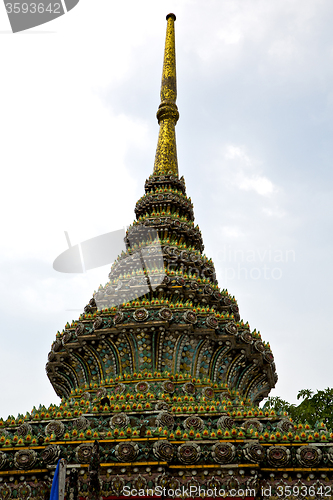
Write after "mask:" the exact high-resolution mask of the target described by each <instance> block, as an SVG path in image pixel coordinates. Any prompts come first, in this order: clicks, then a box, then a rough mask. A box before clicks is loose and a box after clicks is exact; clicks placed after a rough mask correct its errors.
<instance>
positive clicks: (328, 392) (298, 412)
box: [263, 387, 333, 429]
mask: <svg viewBox="0 0 333 500" xmlns="http://www.w3.org/2000/svg"><path fill="white" fill-rule="evenodd" d="M297 399H302V400H303V401H302V402H301V403H300V404H299V405H298V406H297V405H295V404H290V403H288V402H287V401H284V400H283V399H281V398H279V397H272V398H267V400H266V402H265V404H264V406H263V407H264V408H265V409H272V410H275V411H276V412H277V413H283V412H285V411H286V412H287V413H288V415H289V416H290V417H291V418H292V419H293V421H294V422H295V423H304V422H307V423H308V424H309V425H310V426H311V427H314V426H315V424H316V423H317V422H324V423H325V424H326V426H327V428H328V429H333V389H330V388H329V387H328V388H327V389H325V390H324V391H317V392H316V393H314V392H313V391H311V390H310V389H302V390H301V391H299V393H298V394H297Z"/></svg>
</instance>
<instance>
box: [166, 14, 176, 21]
mask: <svg viewBox="0 0 333 500" xmlns="http://www.w3.org/2000/svg"><path fill="white" fill-rule="evenodd" d="M169 17H172V19H173V20H174V21H175V20H176V16H175V14H172V12H171V13H170V14H168V15H167V16H166V20H168V19H169Z"/></svg>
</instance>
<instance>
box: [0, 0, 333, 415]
mask: <svg viewBox="0 0 333 500" xmlns="http://www.w3.org/2000/svg"><path fill="white" fill-rule="evenodd" d="M169 12H174V13H175V14H176V16H177V21H176V24H175V29H176V58H177V79H178V100H177V104H178V107H179V111H180V120H179V122H178V125H177V129H176V132H177V145H178V161H179V170H180V174H181V175H184V177H185V180H186V185H187V194H188V196H191V198H192V201H193V202H194V209H195V216H196V222H197V223H198V224H199V226H200V228H201V231H202V235H203V240H204V243H205V253H206V255H207V256H208V257H212V258H213V260H214V262H215V266H216V269H217V273H218V280H219V285H220V287H221V288H228V290H229V292H230V293H231V294H232V295H235V297H236V298H237V300H238V304H239V307H240V313H241V317H242V318H243V319H244V320H245V321H248V322H249V324H250V326H251V328H252V329H254V328H256V329H257V330H260V332H261V334H262V337H263V339H264V340H266V341H269V342H270V344H271V347H272V350H273V353H274V356H275V360H276V366H277V372H278V375H279V381H278V383H277V386H276V389H274V390H273V391H272V392H271V395H275V396H277V395H279V396H281V397H282V398H285V399H287V400H289V401H291V402H295V401H296V395H297V392H298V391H299V390H300V389H304V388H310V389H313V390H316V389H324V388H326V387H328V386H329V387H333V363H332V351H333V327H332V324H331V322H330V314H331V307H332V306H331V304H332V300H333V294H332V278H333V276H332V260H331V259H332V254H333V251H332V250H333V249H332V246H333V245H332V210H333V207H332V203H333V197H332V159H333V141H332V125H333V120H332V111H333V31H332V20H333V3H332V1H331V0H275V1H270V2H267V0H232V1H229V0H224V1H223V2H222V1H221V0H218V1H211V0H205V2H203V1H202V0H201V1H200V2H199V1H195V0H193V1H191V0H188V1H185V0H184V1H181V0H177V1H163V0H159V1H156V0H153V1H144V0H143V1H141V2H138V1H137V0H135V1H123V2H115V1H110V0H98V1H96V0H95V1H93V0H91V1H89V0H81V1H80V2H79V4H78V5H77V6H76V7H75V8H74V9H73V10H72V11H70V12H69V13H68V14H66V15H64V16H62V17H61V18H59V19H57V20H55V21H53V22H50V23H48V24H45V25H43V26H41V27H38V28H35V29H32V30H29V31H27V32H22V33H17V34H15V35H13V34H11V32H10V25H9V21H8V19H7V18H6V13H5V9H4V7H1V8H0V42H1V43H2V50H1V68H2V76H1V82H0V88H1V92H0V109H1V114H0V127H1V147H0V162H1V197H0V204H1V228H2V231H1V246H0V272H1V280H0V308H1V318H2V322H1V331H0V338H1V347H0V361H1V362H0V377H1V398H0V416H3V417H7V416H8V414H14V415H15V416H16V415H17V414H18V413H25V412H26V411H30V410H31V408H32V407H33V406H34V405H35V406H39V404H40V403H42V404H47V405H48V404H50V403H51V402H57V401H59V399H58V398H57V396H56V395H55V393H54V391H53V389H52V386H51V384H50V383H49V381H48V379H47V377H46V374H45V364H46V361H47V354H48V352H49V349H50V345H51V343H52V341H53V340H54V338H55V335H56V332H57V330H60V331H61V330H62V329H63V327H64V325H65V323H66V322H67V321H71V320H72V319H77V318H78V315H79V313H80V311H81V310H82V309H83V307H84V306H85V305H86V303H87V302H88V301H89V299H90V298H91V296H92V293H93V291H94V290H95V289H97V288H98V285H99V284H100V283H103V284H104V283H105V282H106V281H107V275H108V272H109V271H108V266H106V267H103V268H100V269H98V270H95V271H89V272H88V273H86V274H85V275H71V274H61V273H57V272H56V271H54V270H53V267H52V263H53V260H54V259H55V258H56V257H57V256H58V255H59V254H60V253H61V252H63V251H64V250H66V248H67V242H66V238H65V235H64V231H68V234H69V237H70V240H71V243H72V244H73V245H74V244H76V243H79V242H81V241H83V240H85V239H88V238H92V237H94V236H97V235H99V234H102V233H106V232H108V231H111V230H116V229H120V228H122V227H124V226H127V225H129V224H130V223H131V222H132V221H133V219H134V211H133V210H134V206H135V203H136V201H137V199H138V198H140V197H141V196H142V194H143V186H144V181H145V179H146V178H147V177H148V176H149V175H150V174H151V173H152V171H153V163H154V156H155V148H156V142H157V136H158V125H157V121H156V118H155V113H156V110H157V108H158V105H159V90H160V80H161V72H162V61H163V49H164V39H165V29H166V21H165V16H166V14H167V13H169ZM75 309H76V310H77V311H75ZM72 310H74V311H72Z"/></svg>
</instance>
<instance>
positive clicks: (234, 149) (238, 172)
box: [223, 144, 277, 196]
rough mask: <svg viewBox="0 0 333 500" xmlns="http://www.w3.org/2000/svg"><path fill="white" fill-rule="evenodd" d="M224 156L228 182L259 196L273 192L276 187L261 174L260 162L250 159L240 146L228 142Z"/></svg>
mask: <svg viewBox="0 0 333 500" xmlns="http://www.w3.org/2000/svg"><path fill="white" fill-rule="evenodd" d="M224 158H225V160H226V166H225V168H224V169H223V171H225V170H226V171H227V179H228V183H229V184H230V185H231V186H232V187H234V188H238V189H241V190H243V191H254V192H255V193H257V194H259V195H261V196H269V195H271V194H273V193H274V192H275V191H276V190H277V188H276V187H275V186H274V184H273V183H272V181H270V180H269V179H268V178H267V177H266V176H264V175H262V174H261V167H260V162H259V161H258V160H255V159H252V158H250V157H249V156H248V154H247V153H246V152H245V148H244V147H242V146H236V145H234V144H229V145H227V146H226V147H225V152H224Z"/></svg>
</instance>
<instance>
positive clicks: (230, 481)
mask: <svg viewBox="0 0 333 500" xmlns="http://www.w3.org/2000/svg"><path fill="white" fill-rule="evenodd" d="M175 19H176V18H175V16H174V14H169V15H168V16H167V33H166V42H165V53H164V63H163V74H162V85H161V104H160V106H159V108H158V111H157V119H158V123H159V127H160V130H159V137H158V144H157V150H156V156H155V163H154V168H153V173H152V175H151V176H150V177H149V179H148V180H146V183H145V193H144V195H143V197H142V198H140V200H139V201H138V202H137V204H136V207H135V214H136V220H135V221H134V222H133V224H132V225H131V226H130V227H129V228H128V230H127V233H126V237H125V243H126V252H123V253H122V255H120V256H119V257H118V259H117V260H116V262H115V263H114V264H113V265H112V267H111V271H110V274H109V276H108V278H109V280H108V282H107V283H106V285H105V286H101V287H100V289H99V290H98V291H97V292H96V293H95V294H94V295H93V297H92V298H91V300H90V301H89V303H88V304H87V305H86V307H85V308H84V312H83V313H82V314H81V315H80V317H79V318H78V320H76V321H72V322H71V323H67V325H66V326H65V329H64V330H63V331H62V332H61V333H58V334H57V336H56V340H55V341H54V343H53V344H52V347H51V351H50V353H49V355H48V362H47V365H46V372H47V375H48V377H49V379H50V382H51V384H52V385H53V387H54V389H55V391H56V393H57V395H58V396H60V397H61V398H62V401H61V403H60V404H59V405H51V406H50V407H45V406H40V407H39V408H38V409H37V408H33V410H32V412H31V413H27V414H26V415H18V417H17V418H14V417H9V418H8V419H7V420H0V446H1V448H0V498H1V500H7V499H10V498H22V499H27V500H28V499H29V498H31V499H32V498H34V499H35V498H36V499H45V498H48V496H47V495H48V494H49V489H50V484H51V480H52V473H53V471H54V469H55V466H56V463H57V461H58V459H59V458H64V459H65V460H66V462H67V480H66V485H65V490H66V499H72V500H75V499H77V498H80V499H82V498H95V499H100V498H103V499H108V498H115V497H119V498H127V497H128V496H131V497H135V496H139V495H140V496H148V497H149V496H157V497H160V496H161V494H162V493H163V497H164V498H168V497H170V498H171V497H172V496H175V497H183V498H186V497H189V496H192V497H199V496H200V491H201V496H202V495H204V496H216V497H225V496H226V495H228V494H229V495H230V496H239V497H254V496H261V497H264V496H266V497H267V496H268V497H270V498H280V497H281V496H282V497H284V496H285V491H288V487H289V488H291V489H292V491H293V492H294V493H295V492H296V490H295V489H293V488H296V489H297V488H298V491H299V494H301V492H302V491H303V492H304V491H306V492H307V494H308V493H309V495H311V493H312V492H313V491H315V493H316V494H317V490H318V488H324V489H323V490H322V491H323V492H324V493H323V494H325V492H326V493H327V492H328V491H329V493H331V490H330V488H331V485H332V484H333V482H332V470H333V444H332V441H333V433H332V432H331V431H329V430H327V429H326V427H325V425H324V424H323V423H320V422H318V424H317V426H316V428H315V429H311V428H310V427H309V425H307V424H306V423H305V424H304V425H298V426H296V425H294V423H293V422H292V421H291V419H290V418H289V417H288V415H286V414H283V415H278V414H276V413H275V412H274V411H273V410H270V411H264V410H262V409H260V408H259V407H258V404H259V403H260V401H261V400H262V399H263V398H264V397H266V396H267V395H268V394H269V392H270V390H271V388H273V387H274V386H275V383H276V381H277V375H276V371H275V363H274V358H273V354H272V352H271V349H270V345H269V343H267V342H264V341H263V340H262V339H261V336H260V334H259V333H258V332H256V330H254V331H251V329H250V327H249V325H248V323H247V322H244V321H243V320H242V319H241V316H240V313H239V309H238V305H237V302H236V299H235V298H234V297H233V296H232V295H230V294H229V293H228V291H227V290H225V289H222V290H221V289H220V288H219V286H218V283H217V279H216V273H215V268H214V264H213V262H212V260H211V259H209V258H208V257H206V256H205V254H204V253H203V250H204V245H203V240H202V236H201V232H200V230H199V228H198V226H196V225H195V222H194V212H193V205H192V202H191V198H188V197H187V194H186V188H185V181H184V179H183V177H179V172H178V163H177V149H176V137H175V126H176V123H177V120H178V118H179V113H178V109H177V105H176V97H177V88H176V64H175V35H174V22H175ZM310 487H311V488H312V490H311V491H310V490H309V489H310ZM163 488H165V490H163ZM198 488H201V490H199V489H198ZM215 488H216V489H215ZM286 488H287V490H286ZM302 488H303V490H302ZM304 488H305V489H306V490H304ZM325 488H326V489H325ZM328 489H329V490H328ZM140 491H141V492H143V493H141V494H140V493H139V492H140ZM161 491H162V493H161ZM208 491H213V492H214V495H212V494H211V493H209V492H208ZM172 492H174V493H172ZM326 497H328V495H326Z"/></svg>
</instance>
